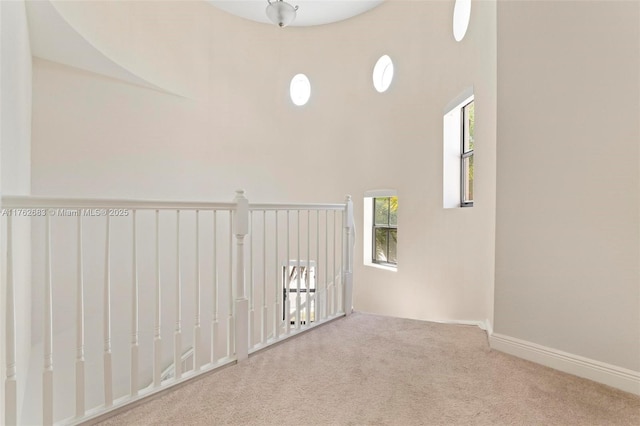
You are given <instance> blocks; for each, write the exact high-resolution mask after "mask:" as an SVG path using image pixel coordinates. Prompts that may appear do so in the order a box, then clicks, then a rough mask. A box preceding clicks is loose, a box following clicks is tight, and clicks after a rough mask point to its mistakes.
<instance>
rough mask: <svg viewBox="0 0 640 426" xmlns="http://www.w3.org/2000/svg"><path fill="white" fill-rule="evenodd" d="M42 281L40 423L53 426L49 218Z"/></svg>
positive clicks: (49, 219)
mask: <svg viewBox="0 0 640 426" xmlns="http://www.w3.org/2000/svg"><path fill="white" fill-rule="evenodd" d="M45 232H46V237H45V238H46V242H45V279H44V371H43V372H42V423H43V424H45V425H50V424H53V303H52V294H51V291H52V285H51V279H52V277H51V216H47V220H46V229H45Z"/></svg>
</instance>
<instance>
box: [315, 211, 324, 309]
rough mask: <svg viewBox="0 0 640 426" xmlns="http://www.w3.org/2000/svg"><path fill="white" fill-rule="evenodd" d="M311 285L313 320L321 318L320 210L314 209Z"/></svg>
mask: <svg viewBox="0 0 640 426" xmlns="http://www.w3.org/2000/svg"><path fill="white" fill-rule="evenodd" d="M313 272H314V276H313V285H314V286H315V292H314V293H313V308H314V316H315V318H314V319H315V320H316V321H318V320H320V319H322V314H321V312H320V308H321V306H320V303H318V302H319V301H320V294H319V293H318V291H319V290H320V288H319V287H320V210H316V267H315V269H314V271H313Z"/></svg>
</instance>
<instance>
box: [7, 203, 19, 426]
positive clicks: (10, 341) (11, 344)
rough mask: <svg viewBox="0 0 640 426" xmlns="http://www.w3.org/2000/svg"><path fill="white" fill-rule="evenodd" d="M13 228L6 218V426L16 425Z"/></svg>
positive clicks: (9, 220) (16, 389)
mask: <svg viewBox="0 0 640 426" xmlns="http://www.w3.org/2000/svg"><path fill="white" fill-rule="evenodd" d="M12 234H13V226H12V220H11V216H10V215H9V216H7V292H6V298H7V301H6V303H7V308H6V312H5V321H6V322H5V333H6V334H5V338H6V347H5V357H6V363H7V364H6V368H7V369H6V378H5V381H4V392H5V394H4V398H5V400H4V403H5V406H4V408H5V413H4V421H5V424H6V425H7V426H14V425H16V424H17V423H18V387H17V375H16V312H15V307H16V299H15V293H14V282H13V237H12Z"/></svg>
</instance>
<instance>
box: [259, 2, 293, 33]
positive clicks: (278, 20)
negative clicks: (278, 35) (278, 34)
mask: <svg viewBox="0 0 640 426" xmlns="http://www.w3.org/2000/svg"><path fill="white" fill-rule="evenodd" d="M267 2H268V3H269V4H268V5H267V10H266V12H267V17H268V18H269V19H270V20H271V22H273V23H274V24H276V25H278V26H279V27H280V28H283V27H286V26H287V25H289V24H290V23H292V22H293V20H294V19H296V10H298V6H295V7H294V6H292V5H290V4H289V3H287V2H286V1H284V0H274V1H271V0H267Z"/></svg>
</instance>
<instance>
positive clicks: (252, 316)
mask: <svg viewBox="0 0 640 426" xmlns="http://www.w3.org/2000/svg"><path fill="white" fill-rule="evenodd" d="M254 318H255V314H254V304H253V210H252V211H250V212H249V347H250V348H251V347H252V346H253V329H254V327H255V326H254V323H253V321H254Z"/></svg>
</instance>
